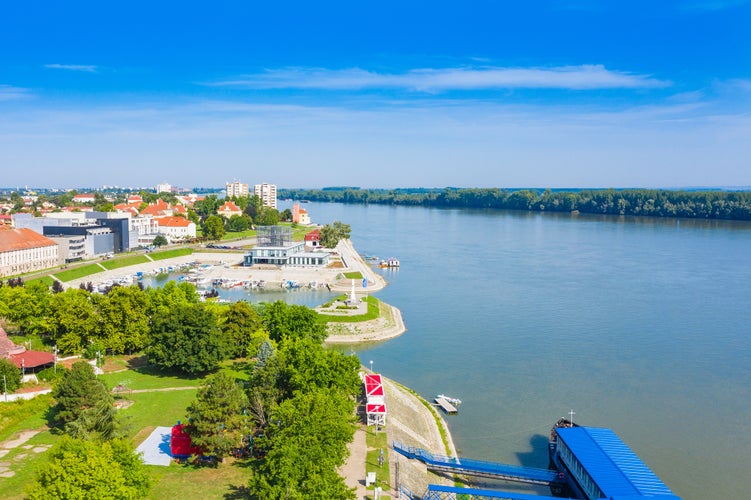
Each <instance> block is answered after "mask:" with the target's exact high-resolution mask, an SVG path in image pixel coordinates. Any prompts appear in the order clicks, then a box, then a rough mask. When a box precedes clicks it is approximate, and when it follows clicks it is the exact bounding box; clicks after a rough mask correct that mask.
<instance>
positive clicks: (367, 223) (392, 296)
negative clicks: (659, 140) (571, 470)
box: [281, 203, 751, 499]
mask: <svg viewBox="0 0 751 500" xmlns="http://www.w3.org/2000/svg"><path fill="white" fill-rule="evenodd" d="M281 208H282V209H283V208H285V207H284V206H282V207H281ZM305 208H306V209H307V210H308V212H309V213H310V215H311V218H312V219H313V221H314V222H320V223H326V222H332V221H334V220H341V221H343V222H345V223H348V224H350V225H351V227H352V241H353V242H354V244H355V247H356V248H357V249H358V251H360V252H361V253H365V254H369V255H378V256H380V257H381V258H387V257H390V256H394V257H397V258H399V259H400V261H401V268H400V269H398V270H393V271H391V270H383V271H382V272H383V274H384V275H385V276H386V278H387V280H388V281H389V286H387V287H386V288H385V289H384V290H382V291H381V292H378V294H377V296H378V297H379V298H381V299H382V300H384V301H386V302H388V303H390V304H393V305H395V306H397V307H399V308H400V309H401V310H402V313H403V316H404V320H405V323H406V325H407V328H408V331H407V332H406V333H405V334H404V335H402V336H401V337H399V338H396V339H393V340H389V341H387V342H383V343H380V344H377V345H370V346H365V345H363V346H355V347H353V348H349V347H348V348H347V349H352V350H353V351H354V352H356V353H357V354H358V355H359V357H360V359H361V361H362V362H363V364H364V365H366V366H368V364H369V362H370V361H371V360H372V361H373V369H374V370H376V371H379V372H381V373H383V374H384V375H385V376H387V377H390V378H393V379H395V380H397V381H399V382H401V383H403V384H405V385H407V386H409V387H411V388H413V389H414V390H416V391H417V392H419V393H420V394H421V395H422V396H424V397H425V398H426V399H430V400H432V398H433V396H434V395H435V394H437V393H445V394H449V395H451V396H454V397H459V398H461V399H462V400H463V401H464V403H463V404H462V405H461V408H460V412H459V414H458V415H456V416H453V417H448V418H447V420H448V422H449V426H450V428H451V432H452V436H453V438H454V442H455V444H456V447H457V448H458V449H459V450H460V454H461V455H462V456H465V457H469V458H476V459H482V460H493V461H500V462H505V463H512V464H521V465H528V466H537V467H546V466H547V450H546V444H547V434H548V433H549V430H550V427H551V425H552V423H553V422H554V421H555V420H556V419H558V418H559V417H562V416H568V415H569V412H570V411H572V410H573V411H574V412H575V414H574V420H575V421H576V422H577V423H579V424H582V425H589V426H599V427H609V428H611V429H613V430H614V431H615V432H616V433H617V434H618V435H619V436H620V437H621V438H622V439H623V440H624V441H625V442H626V443H627V444H628V445H629V446H630V447H631V448H632V449H633V450H634V451H635V452H636V453H637V454H638V455H639V456H640V457H641V458H642V460H644V462H645V463H646V464H647V465H649V466H650V467H651V468H652V469H653V470H654V471H655V472H656V473H657V475H658V476H660V478H661V479H662V480H663V481H664V482H665V483H666V484H667V485H668V486H669V487H670V488H671V489H672V490H673V491H674V492H675V493H676V494H678V495H680V496H682V497H683V498H686V499H706V498H748V496H749V494H750V493H749V492H751V474H750V473H749V470H751V426H750V425H749V417H751V336H750V335H749V334H750V333H751V308H750V307H749V306H750V305H751V300H749V298H750V297H751V290H750V286H751V224H747V223H738V222H707V221H691V220H676V219H651V218H650V219H645V218H618V217H598V216H585V215H568V214H564V215H560V214H536V213H516V212H509V211H474V210H444V209H430V208H422V207H391V206H381V205H370V206H364V205H343V204H335V203H332V204H323V203H310V204H307V206H306V207H305ZM310 300H312V301H315V298H314V297H311V299H310Z"/></svg>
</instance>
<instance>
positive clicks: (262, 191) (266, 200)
mask: <svg viewBox="0 0 751 500" xmlns="http://www.w3.org/2000/svg"><path fill="white" fill-rule="evenodd" d="M253 194H255V195H256V196H258V197H259V198H261V202H262V203H263V206H264V207H271V208H276V184H266V183H265V182H264V183H263V184H256V185H255V186H254V188H253Z"/></svg>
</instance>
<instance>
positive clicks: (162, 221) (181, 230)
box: [154, 217, 196, 243]
mask: <svg viewBox="0 0 751 500" xmlns="http://www.w3.org/2000/svg"><path fill="white" fill-rule="evenodd" d="M154 220H155V221H156V223H157V224H158V225H159V234H163V235H164V236H166V237H167V239H168V240H169V241H170V243H172V242H174V241H182V240H186V239H190V238H195V237H196V224H195V223H194V222H193V221H190V220H188V219H186V218H185V217H156V218H155V219H154Z"/></svg>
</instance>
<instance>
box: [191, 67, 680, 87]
mask: <svg viewBox="0 0 751 500" xmlns="http://www.w3.org/2000/svg"><path fill="white" fill-rule="evenodd" d="M206 85H210V86H220V87H239V88H255V89H325V90H361V89H368V88H384V89H385V88H395V89H409V90H414V91H420V92H444V91H450V90H492V89H517V88H534V89H571V90H592V89H637V88H654V87H666V86H669V85H671V83H670V82H668V81H664V80H658V79H655V78H652V77H651V76H649V75H634V74H630V73H626V72H621V71H611V70H608V69H606V68H605V67H604V66H602V65H582V66H559V67H554V68H503V67H494V66H487V67H482V68H437V69H436V68H421V69H413V70H410V71H408V72H406V73H377V72H373V71H367V70H363V69H360V68H351V69H344V70H330V69H325V68H283V69H271V70H267V71H265V72H263V73H258V74H253V75H246V76H243V77H240V78H237V79H232V80H223V81H218V82H212V83H207V84H206Z"/></svg>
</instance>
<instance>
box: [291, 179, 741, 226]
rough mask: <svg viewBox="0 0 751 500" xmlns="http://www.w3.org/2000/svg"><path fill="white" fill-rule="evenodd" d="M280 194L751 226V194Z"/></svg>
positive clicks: (450, 191)
mask: <svg viewBox="0 0 751 500" xmlns="http://www.w3.org/2000/svg"><path fill="white" fill-rule="evenodd" d="M278 194H279V196H281V197H287V198H294V199H307V200H311V201H327V202H332V201H334V202H341V203H366V204H367V203H379V204H385V205H422V206H428V207H445V208H484V209H488V208H489V209H503V210H529V211H535V212H573V211H577V212H581V213H591V214H610V215H636V216H642V215H646V216H653V217H688V218H698V219H734V220H751V191H706V190H697V191H683V190H668V189H580V190H551V189H516V190H512V189H499V188H442V189H427V188H404V189H359V188H344V189H323V190H279V192H278ZM321 236H323V231H322V234H321ZM322 239H323V238H322Z"/></svg>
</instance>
